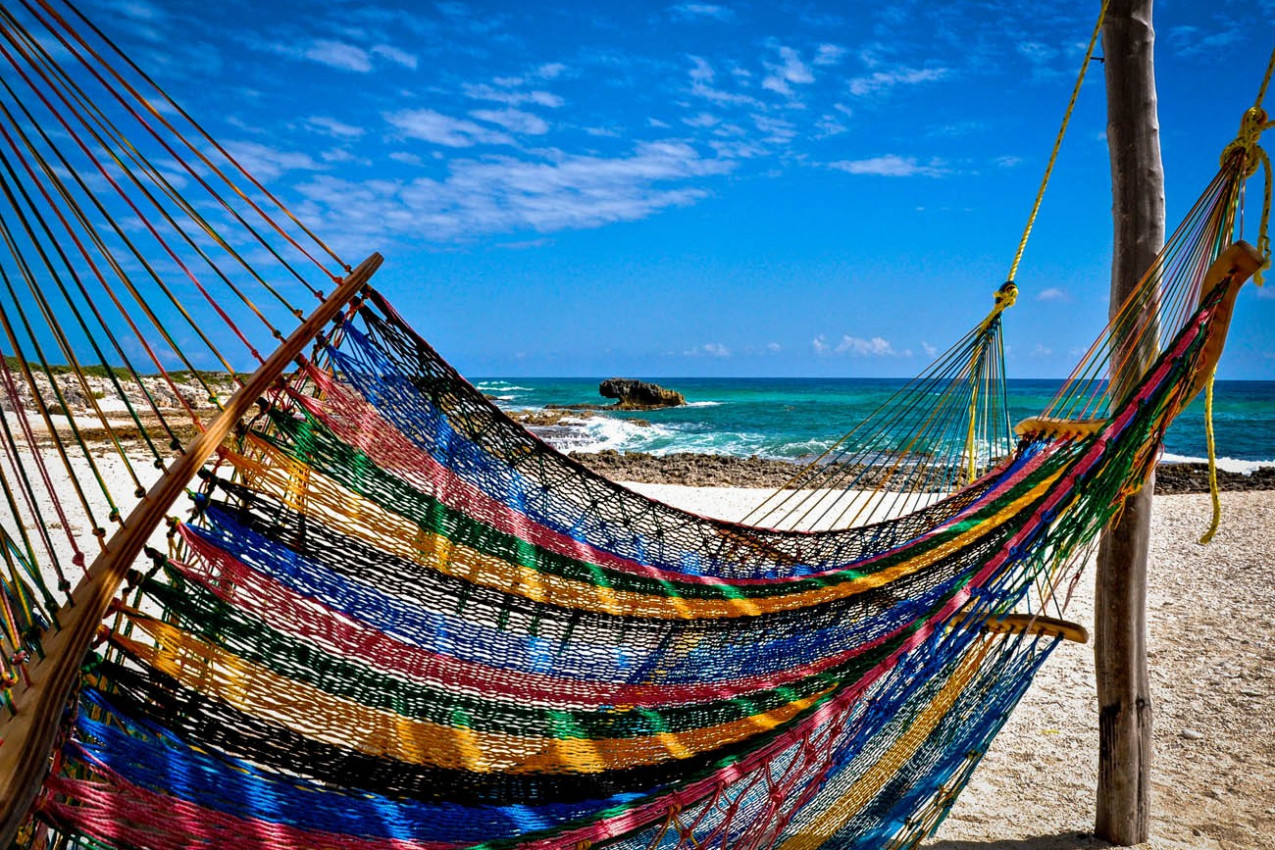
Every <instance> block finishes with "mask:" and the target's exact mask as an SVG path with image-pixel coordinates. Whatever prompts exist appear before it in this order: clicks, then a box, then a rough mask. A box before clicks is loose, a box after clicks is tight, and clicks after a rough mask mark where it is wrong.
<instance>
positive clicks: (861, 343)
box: [810, 334, 912, 357]
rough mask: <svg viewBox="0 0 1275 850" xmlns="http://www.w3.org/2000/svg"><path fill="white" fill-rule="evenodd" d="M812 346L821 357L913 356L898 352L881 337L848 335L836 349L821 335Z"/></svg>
mask: <svg viewBox="0 0 1275 850" xmlns="http://www.w3.org/2000/svg"><path fill="white" fill-rule="evenodd" d="M810 344H811V346H813V348H814V350H815V354H819V355H826V354H829V353H832V354H848V355H850V356H851V357H900V356H902V357H909V356H911V354H912V352H911V350H906V351H903V352H899V351H896V350H895V349H894V346H893V345H891V344H890V341H889V340H887V339H885V338H884V337H880V336H874V337H872V338H871V339H863V338H861V337H857V336H850V335H849V334H846V335H845V336H843V337H841V340H840V341H839V342H838V343H837V344H836V346H835V347H834V346H833V345H831V344H829V342H828V338H827V337H826V336H824V335H823V334H819V335H818V336H817V337H815V338H814V339H812V340H811V341H810Z"/></svg>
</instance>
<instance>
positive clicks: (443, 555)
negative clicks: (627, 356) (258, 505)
mask: <svg viewBox="0 0 1275 850" xmlns="http://www.w3.org/2000/svg"><path fill="white" fill-rule="evenodd" d="M262 448H263V461H267V460H268V461H269V462H268V463H266V462H258V461H254V460H249V459H247V458H243V457H241V456H237V455H233V454H231V453H227V457H228V458H229V459H230V460H231V461H232V462H233V463H234V464H235V466H236V467H237V468H238V469H239V471H240V473H241V474H242V476H243V481H244V482H245V483H246V484H247V485H248V486H249V487H252V488H254V489H257V490H261V491H263V492H265V493H267V494H269V495H271V496H272V497H273V498H275V499H278V500H279V501H281V502H283V503H284V504H286V505H288V506H289V507H291V508H293V509H294V510H298V511H303V512H305V513H307V514H309V515H311V516H314V517H316V518H318V519H320V520H321V521H323V522H324V523H325V524H327V525H329V526H330V527H332V528H335V529H337V530H338V531H340V532H341V533H343V534H347V535H349V536H351V537H355V538H357V539H359V540H362V541H364V542H365V543H368V544H369V545H371V546H374V547H376V548H378V549H381V550H382V551H385V552H388V553H390V554H392V555H395V556H397V557H400V558H403V559H405V560H408V561H411V562H413V563H416V564H418V565H420V566H422V567H425V568H427V569H430V570H435V571H437V572H440V573H443V574H445V575H450V576H455V577H457V578H461V579H464V580H466V581H469V582H472V583H474V584H479V585H482V586H485V587H491V588H495V589H496V590H499V591H502V592H504V593H510V594H514V595H517V596H522V597H525V598H527V599H531V600H534V601H536V602H543V603H547V604H551V605H558V606H562V607H567V608H572V609H578V610H584V611H591V612H596V613H603V614H612V615H621V616H631V617H649V618H653V619H665V620H688V619H720V618H728V617H748V616H756V615H758V614H767V613H773V612H777V611H794V610H801V609H803V608H808V607H812V606H816V605H822V604H826V603H828V602H834V601H836V600H839V599H846V598H849V597H851V596H854V595H856V594H859V593H863V592H865V591H868V590H873V589H875V588H879V587H882V586H883V585H886V584H889V583H890V582H893V581H896V580H898V579H900V578H903V577H906V576H908V575H910V574H912V573H914V572H917V571H918V570H922V569H924V568H926V567H928V566H930V565H932V564H934V563H936V562H938V561H940V560H942V559H943V558H946V557H948V556H950V555H952V554H954V553H956V552H958V551H960V550H961V549H963V548H965V547H967V546H969V545H971V544H972V543H974V542H975V541H977V540H978V539H979V538H981V537H984V536H986V535H988V534H990V533H992V532H994V531H995V530H996V529H997V528H998V527H999V526H1000V525H1001V524H1002V523H1004V522H1005V521H1006V520H1008V519H1011V518H1012V517H1014V516H1016V515H1017V514H1018V513H1019V512H1020V511H1021V510H1022V509H1023V508H1024V507H1025V506H1027V505H1028V504H1030V503H1031V502H1033V501H1035V500H1037V499H1039V498H1040V497H1041V496H1042V495H1044V493H1045V492H1046V491H1047V490H1048V489H1049V487H1050V485H1052V484H1053V482H1054V481H1055V480H1057V478H1058V475H1060V474H1061V472H1058V473H1055V474H1054V475H1052V476H1050V477H1049V478H1047V479H1045V480H1044V481H1042V482H1041V483H1040V484H1038V485H1037V486H1036V487H1034V488H1032V489H1031V490H1030V491H1029V492H1028V493H1026V494H1025V495H1023V496H1022V497H1020V498H1019V499H1017V500H1016V501H1014V502H1012V503H1010V504H1008V505H1006V506H1005V507H1004V508H1003V509H1002V510H1001V511H1000V512H998V513H997V514H995V515H994V516H991V517H988V518H987V519H985V520H983V521H981V522H979V523H976V524H974V525H973V526H972V527H971V528H970V529H969V530H968V531H965V532H964V533H962V534H959V535H957V536H956V537H953V538H952V539H951V540H949V541H947V542H946V543H943V544H941V545H939V546H935V547H934V548H932V549H930V550H928V551H926V552H924V553H922V554H920V555H917V556H916V557H914V558H910V559H907V560H905V561H902V562H900V563H898V564H895V565H894V566H892V567H887V568H885V569H882V570H879V571H877V572H875V573H872V574H870V575H866V576H863V577H861V578H858V579H853V580H846V581H838V582H834V583H830V584H828V585H827V586H824V587H816V588H812V589H809V590H804V591H797V592H794V593H789V594H785V595H781V596H771V597H764V598H747V599H746V598H736V599H687V598H683V597H677V596H663V595H656V594H647V593H640V592H637V591H626V590H616V589H614V588H610V587H606V586H601V585H596V584H591V583H588V582H581V581H576V580H574V579H569V578H564V577H562V576H557V575H552V574H549V573H542V572H538V571H537V570H534V569H531V568H529V567H523V566H519V565H517V564H513V563H510V562H509V561H506V560H505V559H503V558H499V557H496V556H493V555H487V554H484V553H482V552H479V551H477V550H475V549H472V548H470V547H468V546H465V545H463V544H459V543H455V542H453V541H452V540H449V539H448V538H446V537H444V536H442V535H439V534H436V533H434V532H432V531H428V530H426V529H424V528H422V527H421V526H420V525H418V524H417V523H415V522H413V521H411V520H409V519H407V518H405V517H403V516H400V515H399V514H396V513H393V512H391V511H389V510H386V509H385V508H383V507H381V506H380V505H378V504H376V503H375V502H373V501H371V500H370V499H366V498H364V497H362V496H360V495H359V494H358V493H356V492H354V491H353V490H350V489H348V488H347V487H345V486H344V485H342V484H340V483H339V482H337V481H336V480H334V479H332V478H329V477H328V476H327V475H325V474H323V473H322V472H320V471H319V470H316V469H312V468H310V467H308V466H305V465H304V464H302V463H299V462H298V461H295V460H293V459H291V458H288V457H287V456H285V455H282V454H280V453H278V452H277V451H275V450H273V449H272V448H269V447H267V446H265V445H264V444H262ZM302 476H306V477H307V486H306V488H305V489H304V491H298V490H296V489H294V488H295V486H296V481H297V480H298V479H299V478H300V477H302ZM601 577H602V575H601V571H600V570H599V578H601ZM728 587H729V585H728Z"/></svg>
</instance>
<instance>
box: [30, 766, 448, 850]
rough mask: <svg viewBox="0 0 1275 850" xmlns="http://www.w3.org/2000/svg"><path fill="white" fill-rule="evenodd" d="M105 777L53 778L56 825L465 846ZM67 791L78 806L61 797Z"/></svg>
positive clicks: (130, 841)
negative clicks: (330, 826)
mask: <svg viewBox="0 0 1275 850" xmlns="http://www.w3.org/2000/svg"><path fill="white" fill-rule="evenodd" d="M94 771H95V772H97V773H100V774H101V775H102V779H103V780H105V781H96V782H90V781H87V780H82V779H68V778H66V777H59V776H55V777H50V778H49V780H48V781H47V782H46V784H45V788H46V790H45V794H46V795H48V796H46V798H45V800H44V802H42V803H41V804H40V811H41V812H42V813H43V814H44V816H45V817H47V818H49V819H51V820H52V821H54V822H55V823H57V824H58V825H59V826H63V827H67V826H69V827H70V828H72V829H74V830H76V831H78V832H82V833H84V834H85V835H89V836H92V837H93V838H95V839H97V840H99V841H105V842H108V843H112V844H116V845H119V844H124V845H126V846H131V847H144V848H147V850H189V848H206V850H243V848H245V847H271V848H285V847H286V848H294V847H295V848H297V849H298V850H384V848H401V850H450V848H454V847H459V846H462V845H459V844H455V843H445V842H441V841H404V840H402V839H395V838H363V837H359V836H356V835H345V834H341V833H333V832H318V831H313V830H305V829H299V828H297V827H294V826H289V825H287V824H281V823H274V822H272V821H267V820H261V819H260V818H250V817H237V816H235V815H232V814H228V813H226V812H220V811H217V810H215V809H207V808H204V807H203V806H199V805H197V804H195V803H192V802H190V801H189V800H183V799H182V798H180V797H175V796H169V795H166V794H156V793H155V792H153V791H149V790H147V789H145V788H142V787H141V786H139V785H134V784H133V783H131V782H128V781H127V780H125V779H124V778H123V777H121V776H119V775H118V774H115V773H113V772H110V771H106V770H105V769H104V768H101V767H94ZM53 794H57V795H66V796H67V797H68V798H70V799H71V800H74V801H75V802H74V804H70V803H63V802H57V801H55V800H53V799H52V798H51V795H53Z"/></svg>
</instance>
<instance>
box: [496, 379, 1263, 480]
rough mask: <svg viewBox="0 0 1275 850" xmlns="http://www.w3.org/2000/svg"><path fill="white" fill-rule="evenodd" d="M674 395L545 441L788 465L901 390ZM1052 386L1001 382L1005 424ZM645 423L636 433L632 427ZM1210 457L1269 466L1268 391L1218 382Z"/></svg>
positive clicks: (559, 389)
mask: <svg viewBox="0 0 1275 850" xmlns="http://www.w3.org/2000/svg"><path fill="white" fill-rule="evenodd" d="M653 380H654V381H655V382H656V383H659V384H661V385H662V386H665V387H669V388H671V389H676V390H678V391H680V392H682V393H683V394H684V395H685V396H686V399H687V401H688V402H689V404H688V406H686V407H679V408H672V409H669V410H659V411H650V412H643V413H628V414H626V413H611V414H608V415H607V416H606V417H595V418H593V419H590V420H587V421H586V422H585V423H584V425H583V426H582V427H581V428H579V429H574V430H573V431H572V432H571V433H567V434H562V433H559V434H551V435H550V441H551V442H555V443H557V444H558V447H559V448H562V449H565V450H569V451H599V450H601V449H616V450H619V451H642V452H651V453H653V454H669V453H673V452H705V453H715V454H726V455H737V456H741V457H747V456H749V455H759V456H762V457H772V458H783V459H789V460H796V459H801V458H808V457H810V456H812V455H816V454H818V453H820V452H822V451H823V450H824V449H826V448H828V446H830V445H831V444H832V443H833V442H835V441H836V440H837V438H838V437H840V436H841V435H842V434H844V433H846V432H847V431H849V430H850V429H851V428H853V427H854V426H855V424H857V423H858V422H859V421H861V420H862V419H863V418H864V417H865V416H867V415H868V414H869V413H871V412H872V411H874V410H876V409H877V407H879V406H880V405H881V404H882V403H883V402H885V401H886V400H887V399H888V398H889V397H890V396H891V395H892V394H893V393H894V392H895V391H896V390H898V389H899V388H900V387H901V386H902V385H903V383H904V382H903V381H900V380H893V379H864V378H665V379H659V378H655V379H653ZM598 382H599V379H594V378H510V379H499V378H490V379H483V380H476V381H475V382H474V383H475V385H476V386H477V387H478V388H479V389H481V390H482V391H483V392H485V393H488V394H489V395H491V396H494V397H496V398H497V399H498V401H499V403H500V404H501V405H502V406H505V407H509V408H538V407H543V406H544V405H546V404H576V403H593V404H609V403H610V401H609V400H608V399H604V398H602V397H601V396H599V395H598ZM1059 383H1060V382H1058V381H1046V380H1017V381H1010V382H1009V385H1008V386H1009V400H1010V418H1011V419H1012V420H1013V421H1018V420H1020V419H1023V418H1026V417H1028V416H1031V415H1034V414H1037V413H1039V412H1040V411H1041V410H1042V409H1043V408H1044V407H1045V406H1046V405H1047V404H1048V402H1049V400H1050V399H1051V398H1052V397H1053V395H1054V393H1055V392H1056V391H1057V389H1058V387H1059ZM638 419H641V420H646V421H647V422H649V423H651V424H650V425H649V426H641V425H638V424H636V423H634V422H633V421H632V420H638ZM1214 429H1215V434H1216V437H1217V454H1218V457H1219V458H1227V459H1228V462H1224V463H1223V464H1222V466H1223V468H1229V469H1232V470H1235V471H1245V470H1251V469H1252V468H1254V467H1255V466H1258V465H1275V381H1219V382H1218V383H1217V387H1216V391H1215V395H1214ZM1204 439H1205V438H1204V405H1203V396H1201V398H1200V399H1197V400H1196V402H1195V403H1194V404H1192V406H1191V407H1190V408H1189V409H1188V410H1187V411H1186V413H1185V414H1183V416H1182V417H1181V418H1180V419H1179V420H1178V421H1177V422H1176V423H1174V425H1173V427H1172V428H1171V429H1170V430H1169V433H1168V436H1167V438H1166V441H1165V459H1166V460H1171V461H1183V460H1198V459H1203V458H1204V457H1205V442H1204Z"/></svg>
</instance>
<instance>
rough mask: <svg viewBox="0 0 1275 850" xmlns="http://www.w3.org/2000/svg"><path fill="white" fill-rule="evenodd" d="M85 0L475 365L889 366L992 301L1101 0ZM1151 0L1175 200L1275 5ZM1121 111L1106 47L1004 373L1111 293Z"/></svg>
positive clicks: (1026, 364)
mask: <svg viewBox="0 0 1275 850" xmlns="http://www.w3.org/2000/svg"><path fill="white" fill-rule="evenodd" d="M86 8H87V11H88V12H89V13H90V14H91V15H92V16H93V17H94V18H95V19H97V20H98V21H100V22H101V23H102V24H103V25H104V27H105V28H107V29H108V30H109V31H110V32H111V33H112V34H113V35H115V36H117V37H118V38H119V40H120V42H121V44H122V45H123V46H124V47H125V49H126V50H128V51H129V52H130V53H131V54H133V55H134V56H135V57H136V58H137V59H138V61H139V62H140V63H142V64H143V65H144V66H145V67H147V68H148V69H149V70H150V71H151V72H152V74H153V75H154V76H155V77H156V79H157V80H159V81H160V82H161V83H162V84H163V85H164V86H165V87H166V88H167V89H168V91H169V92H170V93H171V94H172V95H173V96H174V97H175V98H176V99H177V100H178V101H179V102H181V103H182V104H183V105H185V106H186V107H187V108H188V109H189V110H190V111H191V112H192V113H193V114H194V115H195V116H197V117H198V118H199V119H200V120H201V121H203V123H204V124H205V126H206V127H207V128H208V129H209V130H210V132H212V134H213V135H214V136H215V137H217V138H218V139H219V140H220V141H222V142H223V143H224V144H225V145H226V146H227V147H228V148H229V149H230V150H231V151H232V152H234V153H235V154H236V155H237V156H238V157H239V158H240V159H241V161H243V162H244V164H245V165H247V167H248V168H249V169H250V170H253V171H254V172H255V173H256V174H257V175H258V176H259V177H261V178H262V179H264V180H265V181H266V182H268V183H269V185H270V186H271V188H272V189H274V190H275V191H276V192H278V193H279V194H280V195H281V196H282V197H284V198H285V199H287V200H288V201H289V202H290V203H291V205H292V206H293V208H294V209H295V210H296V211H297V212H298V213H299V214H300V215H301V217H302V218H303V219H305V220H306V221H307V222H308V223H310V224H311V225H312V226H313V227H314V228H315V229H316V230H317V231H318V232H319V233H320V234H321V235H323V236H324V238H325V239H327V240H328V241H329V242H331V243H332V244H333V245H334V246H335V247H336V248H337V249H338V250H339V251H340V252H342V254H343V255H344V256H345V257H346V258H347V259H348V260H351V261H354V262H357V261H358V259H361V257H362V256H364V255H366V254H367V253H368V252H370V251H372V250H378V251H381V252H382V253H383V254H385V256H386V258H387V263H386V266H385V268H384V269H383V271H381V272H380V274H379V275H378V277H377V281H376V282H377V284H378V286H379V288H381V289H382V290H383V291H385V292H386V293H387V294H388V295H389V297H390V298H391V299H392V300H393V301H395V302H396V304H398V306H399V307H400V309H401V310H402V311H403V312H404V313H405V314H406V315H407V316H408V318H409V319H411V320H412V322H413V323H414V324H415V325H416V327H417V328H418V329H419V330H420V331H421V332H422V333H423V334H424V335H425V336H426V337H427V338H429V339H430V340H431V341H432V342H433V343H434V344H435V345H436V347H437V348H438V349H439V350H440V351H441V352H442V353H443V354H444V355H445V356H447V357H448V358H449V359H451V360H452V362H453V363H455V364H456V365H457V367H458V368H460V369H461V370H462V372H465V373H467V374H470V375H475V376H516V375H545V376H573V375H583V376H605V375H610V374H625V375H635V376H679V375H682V376H685V375H699V376H717V375H740V376H763V375H767V376H768V375H793V376H817V375H848V376H881V375H910V374H914V373H916V372H918V371H919V370H921V369H922V368H924V366H925V365H926V364H927V363H928V362H929V361H930V359H931V357H932V356H933V355H934V353H935V352H936V351H938V350H942V349H944V348H945V347H946V346H947V345H948V344H949V343H950V342H951V341H953V340H955V339H956V338H957V337H958V336H960V335H961V334H962V333H963V332H964V331H965V330H967V329H968V328H969V327H970V326H971V325H973V324H974V323H975V322H976V321H977V320H978V319H979V318H980V317H981V316H982V315H983V313H984V312H985V311H986V309H987V307H988V306H990V303H991V295H992V292H993V291H994V290H995V289H996V287H997V286H998V285H999V284H1000V283H1001V282H1002V281H1003V280H1004V278H1005V275H1006V273H1007V271H1008V267H1009V264H1010V260H1011V259H1012V256H1013V252H1014V248H1015V246H1016V244H1017V241H1018V237H1019V234H1020V232H1021V230H1022V226H1023V223H1024V221H1025V219H1026V216H1027V212H1028V209H1029V206H1030V203H1031V200H1032V197H1033V195H1034V193H1035V190H1036V185H1037V183H1038V181H1039V179H1040V175H1041V172H1042V169H1043V168H1044V163H1045V160H1046V158H1047V156H1048V153H1049V148H1050V146H1051V144H1052V142H1053V137H1054V134H1055V132H1056V131H1057V127H1058V122H1059V120H1060V118H1061V114H1062V110H1063V107H1064V106H1065V104H1066V100H1067V97H1068V95H1069V94H1070V90H1071V86H1072V84H1073V82H1074V78H1075V73H1076V71H1077V68H1078V66H1079V63H1080V59H1081V56H1082V53H1083V49H1084V45H1085V42H1086V41H1087V39H1088V36H1089V32H1090V30H1091V28H1092V26H1093V22H1094V17H1095V16H1096V14H1097V9H1098V4H1097V3H1096V2H1094V3H1089V2H1086V3H1077V2H1074V0H1065V1H1059V0H1040V2H1031V3H1024V2H1013V1H1012V0H1011V1H1010V2H1001V0H983V1H982V2H965V0H957V1H956V2H946V3H941V4H939V3H916V2H900V3H862V2H846V3H813V2H812V3H804V2H799V3H790V2H765V3H763V2H749V3H744V2H719V3H706V2H704V3H701V2H681V3H678V2H674V3H631V4H603V3H578V4H573V3H565V2H564V3H552V2H544V3H540V2H536V3H480V2H472V3H462V2H452V0H447V2H435V3H424V2H420V3H418V2H399V3H391V2H388V0H370V2H369V1H368V0H360V2H340V1H339V0H338V2H327V3H322V4H314V3H299V2H298V3H293V2H269V3H249V2H241V1H240V0H229V2H217V3H207V2H199V3H194V2H185V0H173V1H172V2H162V1H161V0H92V2H90V3H88V4H87V6H86ZM1155 12H1156V27H1157V31H1158V41H1157V77H1158V83H1159V103H1160V122H1161V130H1162V145H1163V151H1164V160H1165V168H1166V180H1167V196H1168V206H1169V220H1170V226H1172V225H1173V223H1174V222H1175V220H1176V217H1177V216H1179V215H1180V214H1181V213H1182V212H1184V211H1185V209H1186V207H1187V206H1188V205H1189V204H1190V202H1191V201H1192V200H1193V199H1194V197H1195V195H1196V193H1198V191H1199V190H1200V189H1201V188H1203V185H1204V183H1205V181H1207V179H1208V178H1209V177H1210V176H1211V175H1212V173H1213V171H1214V170H1215V169H1216V164H1217V157H1218V154H1219V152H1220V151H1221V149H1222V147H1223V146H1224V145H1225V144H1226V143H1227V142H1228V141H1229V140H1230V139H1231V138H1232V137H1233V135H1234V132H1235V129H1236V127H1237V126H1238V121H1239V117H1240V115H1241V113H1242V112H1243V110H1244V109H1245V108H1246V107H1247V106H1249V105H1250V104H1251V102H1252V99H1253V97H1254V95H1255V93H1256V89H1257V86H1258V84H1259V82H1260V79H1261V75H1262V72H1263V71H1264V69H1265V65H1266V61H1267V58H1268V56H1269V51H1270V48H1271V46H1272V44H1275V25H1273V24H1272V20H1275V18H1273V17H1272V15H1275V4H1272V3H1270V2H1244V3H1241V2H1232V0H1220V2H1219V0H1211V1H1210V2H1204V0H1192V2H1184V0H1162V2H1159V3H1157V4H1156V10H1155ZM1104 124H1105V105H1104V97H1103V85H1102V67H1101V66H1100V65H1094V66H1093V67H1092V68H1091V73H1090V81H1089V82H1088V83H1087V84H1086V86H1085V88H1084V91H1083V92H1082V94H1081V100H1080V104H1079V106H1078V108H1077V111H1076V115H1075V118H1074V121H1073V124H1072V128H1071V130H1070V132H1069V135H1068V138H1067V141H1066V143H1065V145H1064V147H1063V152H1062V155H1061V157H1060V160H1059V164H1058V167H1057V170H1056V172H1055V176H1054V182H1053V185H1052V186H1051V189H1050V192H1049V194H1048V195H1047V196H1046V200H1045V205H1044V208H1043V210H1042V213H1041V216H1040V218H1039V220H1038V222H1037V225H1036V230H1035V233H1034V235H1033V239H1032V242H1031V243H1030V245H1029V246H1028V249H1027V254H1026V257H1025V259H1024V261H1023V264H1022V266H1021V268H1020V271H1019V274H1018V282H1019V285H1020V288H1021V290H1022V297H1021V298H1020V302H1019V306H1017V307H1016V308H1015V309H1014V310H1013V311H1012V312H1011V313H1010V315H1009V316H1008V318H1007V340H1008V342H1009V345H1010V349H1009V361H1010V362H1009V371H1010V375H1011V376H1016V377H1051V376H1061V375H1064V374H1066V373H1067V372H1068V371H1069V368H1070V366H1071V365H1072V364H1073V363H1074V361H1075V359H1076V357H1077V355H1078V352H1079V350H1082V349H1083V348H1084V347H1087V345H1088V343H1089V341H1091V340H1092V338H1093V337H1094V335H1095V334H1096V333H1097V332H1098V330H1099V329H1100V327H1101V324H1102V322H1103V320H1104V317H1105V313H1106V304H1107V288H1108V276H1109V264H1110V241H1111V220H1110V194H1109V191H1110V190H1109V169H1108V160H1107V151H1106V144H1105V139H1104V135H1103V129H1104ZM1259 191H1260V188H1259V187H1256V186H1255V187H1254V190H1253V193H1252V194H1253V195H1254V197H1257V196H1258V192H1259ZM1256 214H1257V210H1256V209H1254V210H1253V211H1252V213H1251V215H1250V220H1251V222H1250V223H1251V225H1255V223H1256V222H1255V219H1256ZM1248 238H1250V239H1251V240H1254V239H1255V238H1256V234H1255V233H1254V232H1253V231H1252V229H1251V228H1250V231H1249V233H1248ZM1222 377H1228V378H1257V379H1275V286H1272V287H1269V288H1268V289H1267V290H1265V291H1262V292H1259V291H1257V290H1256V289H1254V288H1253V287H1248V288H1247V290H1246V292H1245V293H1244V294H1243V296H1242V297H1241V300H1240V305H1239V308H1238V310H1237V317H1236V321H1235V325H1234V327H1233V330H1232V337H1231V342H1230V345H1229V348H1228V352H1227V356H1226V358H1225V359H1224V361H1223V366H1222Z"/></svg>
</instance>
